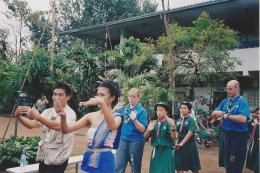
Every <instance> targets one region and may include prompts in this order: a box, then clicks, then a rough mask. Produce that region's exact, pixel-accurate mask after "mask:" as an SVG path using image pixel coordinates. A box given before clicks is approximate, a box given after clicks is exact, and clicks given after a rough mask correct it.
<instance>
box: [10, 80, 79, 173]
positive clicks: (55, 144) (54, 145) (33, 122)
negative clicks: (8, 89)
mask: <svg viewBox="0 0 260 173" xmlns="http://www.w3.org/2000/svg"><path fill="white" fill-rule="evenodd" d="M70 96H71V89H70V88H69V86H67V85H65V84H58V85H56V86H55V88H54V90H53V95H52V100H53V103H54V107H52V108H49V109H46V110H44V111H43V112H42V114H40V113H39V112H38V111H37V110H36V109H35V108H30V107H28V106H19V107H18V108H17V109H16V111H15V113H14V115H15V116H16V117H17V118H18V119H19V121H20V122H21V123H22V124H23V125H24V126H25V127H27V128H29V129H31V128H41V131H42V135H41V140H40V142H39V148H38V152H37V160H38V161H39V163H40V164H39V173H64V171H65V169H66V167H67V165H68V159H69V156H70V153H71V151H72V148H73V139H74V134H73V133H68V134H63V133H62V132H61V127H60V116H58V114H57V112H59V111H58V110H57V109H59V106H62V107H63V108H64V112H65V113H66V116H67V122H68V124H72V123H74V122H75V121H76V113H75V112H74V111H73V110H72V109H71V108H70V107H69V106H68V100H69V99H70ZM23 114H27V115H29V117H30V118H31V119H28V118H26V117H24V116H22V115H23Z"/></svg>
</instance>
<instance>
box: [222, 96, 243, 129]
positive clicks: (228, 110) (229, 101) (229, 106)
mask: <svg viewBox="0 0 260 173" xmlns="http://www.w3.org/2000/svg"><path fill="white" fill-rule="evenodd" d="M241 98H242V96H239V99H238V101H237V102H236V104H235V105H234V106H233V107H232V103H233V101H232V97H229V99H228V101H227V114H229V115H230V114H231V112H232V111H233V109H234V108H235V107H236V106H237V105H238V103H239V101H240V100H241ZM234 101H235V99H234ZM223 123H224V118H222V119H221V122H220V124H219V128H221V127H222V125H223Z"/></svg>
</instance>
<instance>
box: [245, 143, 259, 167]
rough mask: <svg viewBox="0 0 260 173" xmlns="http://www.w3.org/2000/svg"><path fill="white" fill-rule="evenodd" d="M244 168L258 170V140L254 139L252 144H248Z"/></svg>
mask: <svg viewBox="0 0 260 173" xmlns="http://www.w3.org/2000/svg"><path fill="white" fill-rule="evenodd" d="M252 147H253V148H252ZM246 168H248V169H250V170H252V171H255V172H259V140H255V141H254V144H253V143H251V144H250V147H249V151H248V153H247V160H246Z"/></svg>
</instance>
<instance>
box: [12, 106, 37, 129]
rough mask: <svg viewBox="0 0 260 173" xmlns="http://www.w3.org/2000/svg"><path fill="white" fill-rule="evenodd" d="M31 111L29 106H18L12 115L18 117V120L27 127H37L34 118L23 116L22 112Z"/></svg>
mask: <svg viewBox="0 0 260 173" xmlns="http://www.w3.org/2000/svg"><path fill="white" fill-rule="evenodd" d="M30 111H31V108H30V107H28V106H19V107H18V108H17V109H16V110H15V112H14V115H15V116H16V117H17V118H18V120H19V121H20V122H21V123H22V124H23V125H24V126H25V127H27V128H29V129H32V128H37V127H39V124H38V123H37V121H35V120H30V119H28V118H26V117H23V116H22V115H23V114H28V113H29V112H30Z"/></svg>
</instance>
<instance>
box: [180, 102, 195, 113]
mask: <svg viewBox="0 0 260 173" xmlns="http://www.w3.org/2000/svg"><path fill="white" fill-rule="evenodd" d="M181 105H186V106H187V107H188V109H189V110H190V111H191V109H192V105H191V104H190V103H189V102H181ZM181 105H180V107H181Z"/></svg>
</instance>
